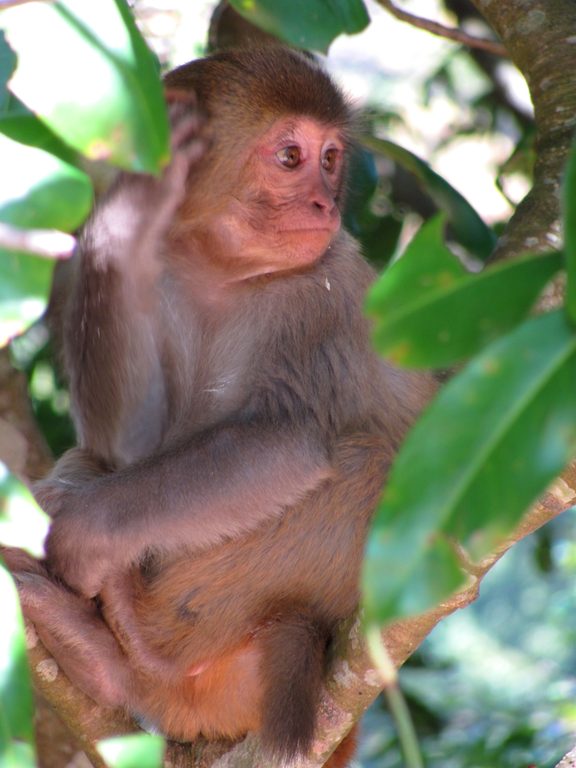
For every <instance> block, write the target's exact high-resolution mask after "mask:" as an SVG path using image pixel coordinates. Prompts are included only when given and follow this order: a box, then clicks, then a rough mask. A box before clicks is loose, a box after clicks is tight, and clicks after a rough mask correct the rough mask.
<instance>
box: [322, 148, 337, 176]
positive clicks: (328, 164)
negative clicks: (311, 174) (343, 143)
mask: <svg viewBox="0 0 576 768" xmlns="http://www.w3.org/2000/svg"><path fill="white" fill-rule="evenodd" d="M337 161H338V150H337V149H336V148H335V147H332V148H330V149H327V150H326V152H324V154H323V155H322V168H324V170H325V171H327V172H328V173H334V171H335V170H336V163H337Z"/></svg>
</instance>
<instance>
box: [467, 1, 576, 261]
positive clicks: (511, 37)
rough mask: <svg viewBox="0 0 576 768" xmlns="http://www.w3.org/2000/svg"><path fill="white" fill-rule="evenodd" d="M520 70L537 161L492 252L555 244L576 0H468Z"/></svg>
mask: <svg viewBox="0 0 576 768" xmlns="http://www.w3.org/2000/svg"><path fill="white" fill-rule="evenodd" d="M472 1H473V3H474V5H475V6H476V7H477V8H478V10H479V11H480V12H481V13H482V14H483V16H484V18H485V19H486V21H487V22H488V24H490V26H491V27H492V28H493V29H494V31H495V32H496V33H497V34H498V35H499V37H500V38H501V39H502V41H503V42H504V44H505V46H506V48H507V49H508V51H509V53H510V56H511V58H512V60H513V61H514V63H515V64H516V66H517V67H518V68H519V70H520V71H521V72H522V74H523V75H524V77H525V78H526V81H527V83H528V87H529V89H530V95H531V97H532V102H533V104H534V117H535V122H536V146H535V149H536V164H535V168H534V184H533V187H532V189H531V191H530V192H529V193H528V195H527V196H526V197H525V198H524V200H523V201H522V202H521V204H520V205H519V206H518V208H517V210H516V213H515V214H514V216H513V217H512V218H511V220H510V222H509V224H508V226H507V228H506V231H505V233H504V236H503V237H502V238H501V239H500V242H499V244H498V247H497V250H496V253H495V254H494V258H498V259H501V258H510V257H514V256H516V255H518V254H520V253H523V252H526V251H531V252H541V251H546V250H550V249H551V248H557V247H558V246H559V245H560V241H561V233H560V224H559V221H560V202H559V201H560V194H559V193H560V186H561V181H562V173H563V170H564V166H565V164H566V159H567V156H568V151H569V149H570V145H571V141H572V137H573V134H574V128H575V127H576V117H575V115H576V78H575V77H574V76H573V72H574V65H575V63H576V42H575V41H576V4H574V2H572V0H507V2H505V3H497V2H492V1H491V0H472Z"/></svg>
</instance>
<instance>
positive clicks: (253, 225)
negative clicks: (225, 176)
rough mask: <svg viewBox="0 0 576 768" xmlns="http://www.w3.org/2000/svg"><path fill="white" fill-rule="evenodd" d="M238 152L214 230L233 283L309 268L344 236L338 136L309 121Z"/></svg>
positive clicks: (279, 124)
mask: <svg viewBox="0 0 576 768" xmlns="http://www.w3.org/2000/svg"><path fill="white" fill-rule="evenodd" d="M239 152H240V153H241V154H242V155H243V157H236V158H234V162H235V163H236V164H237V167H238V175H237V176H236V180H235V181H232V180H231V181H230V182H229V186H230V187H232V189H230V191H226V192H224V193H223V194H222V195H221V197H220V204H219V208H220V210H219V212H218V214H216V216H215V217H214V219H213V220H212V222H211V226H210V229H211V239H212V240H213V242H214V240H216V241H218V242H217V250H218V252H219V253H222V254H223V255H224V253H225V256H226V261H227V262H228V263H229V265H230V268H231V274H230V277H231V280H232V281H235V280H242V279H246V278H250V277H254V276H257V275H262V274H266V273H272V272H279V271H288V270H293V269H304V268H306V267H307V266H311V265H312V264H314V263H315V262H316V261H317V260H318V259H320V258H321V257H322V256H323V254H324V253H325V252H326V250H327V249H328V247H329V245H330V242H331V241H332V239H333V238H334V236H335V235H336V233H337V232H338V230H339V229H340V211H339V208H338V201H339V196H340V192H341V186H342V174H343V167H344V152H345V143H344V140H343V137H342V135H341V133H340V131H339V130H338V129H337V128H335V127H331V126H329V125H325V124H323V123H319V122H317V121H315V120H313V119H311V118H307V117H294V118H282V119H280V120H277V121H276V122H275V123H274V124H273V125H272V126H271V127H270V128H269V129H268V130H267V131H266V132H265V133H264V134H263V135H261V136H259V137H258V138H257V139H256V140H255V142H254V143H253V144H252V145H251V146H250V147H249V148H248V150H239ZM235 175H236V174H235V173H234V172H233V173H232V176H235ZM231 262H232V263H231Z"/></svg>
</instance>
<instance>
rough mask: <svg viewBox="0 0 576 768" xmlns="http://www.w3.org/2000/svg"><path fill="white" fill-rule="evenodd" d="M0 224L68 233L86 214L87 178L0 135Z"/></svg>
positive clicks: (89, 189)
mask: <svg viewBox="0 0 576 768" xmlns="http://www.w3.org/2000/svg"><path fill="white" fill-rule="evenodd" d="M0 168H2V169H3V171H4V172H3V173H2V175H1V176H0V221H4V222H6V223H8V224H12V225H13V226H15V227H21V228H23V229H60V230H63V231H65V232H71V231H72V230H74V229H76V227H78V226H79V225H80V224H81V223H82V222H83V221H84V219H85V218H86V216H87V215H88V213H89V212H90V206H91V204H92V184H91V183H90V179H89V178H88V176H87V175H86V174H85V173H83V172H82V171H79V170H78V169H77V168H75V167H74V166H72V165H69V164H68V163H64V162H62V160H59V159H58V158H57V157H54V155H51V154H49V153H48V152H44V151H43V150H41V149H37V148H35V147H29V146H26V145H25V144H20V143H19V142H16V141H12V139H8V138H7V137H6V136H2V135H0Z"/></svg>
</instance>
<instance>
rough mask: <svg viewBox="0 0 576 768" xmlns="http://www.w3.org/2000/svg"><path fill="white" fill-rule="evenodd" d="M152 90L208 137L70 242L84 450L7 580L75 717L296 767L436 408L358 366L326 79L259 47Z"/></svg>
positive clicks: (424, 389) (380, 373)
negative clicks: (84, 709)
mask: <svg viewBox="0 0 576 768" xmlns="http://www.w3.org/2000/svg"><path fill="white" fill-rule="evenodd" d="M167 85H168V86H169V88H171V89H176V91H177V92H178V93H180V94H181V92H182V91H183V90H184V91H187V90H189V89H194V90H195V92H196V96H197V101H198V105H199V107H200V109H201V110H203V112H204V113H205V115H206V118H207V128H205V127H203V122H202V119H201V118H199V117H198V114H197V113H196V111H195V109H194V107H193V104H192V102H190V101H188V102H187V101H186V99H182V98H181V95H180V96H179V97H178V98H175V97H174V98H173V102H174V103H173V106H172V108H171V119H172V124H173V137H174V138H173V145H174V158H173V161H172V163H171V165H170V167H169V168H168V169H167V170H166V172H165V173H164V175H163V176H162V178H160V179H157V180H155V179H151V178H147V177H134V176H129V175H123V176H121V177H120V179H119V181H118V182H117V183H116V185H115V186H114V187H113V189H112V190H111V192H110V193H109V195H108V196H107V197H106V199H105V200H104V201H103V202H102V203H101V204H100V205H99V206H98V208H97V209H96V211H95V213H94V214H93V216H92V218H91V220H90V221H89V223H88V224H87V226H86V228H85V231H84V234H83V236H82V248H81V250H82V257H81V260H80V261H79V262H78V264H77V266H76V267H75V275H74V287H73V289H72V292H71V299H70V301H69V303H68V306H67V308H66V309H65V311H64V312H63V316H64V318H65V328H64V333H63V337H64V344H65V357H66V360H67V367H68V371H69V374H70V384H71V393H72V399H73V407H74V415H75V420H76V425H77V429H78V435H79V447H78V448H77V449H74V450H73V451H72V452H70V453H68V454H67V455H66V456H65V457H63V459H62V460H61V461H60V462H59V463H58V465H57V466H56V469H55V471H54V473H53V474H52V475H51V477H49V478H48V479H47V480H46V481H43V483H42V484H40V485H39V487H38V496H39V498H40V499H41V500H42V501H43V502H44V504H45V506H46V507H47V508H48V510H49V512H50V513H51V514H52V515H53V524H52V527H51V532H50V535H49V538H48V540H47V568H48V569H49V570H45V568H44V566H43V565H38V564H36V565H30V567H29V568H28V567H26V563H24V564H23V562H22V560H21V559H20V560H19V559H18V556H16V555H14V554H12V555H11V556H10V558H11V560H12V563H13V567H14V570H15V571H17V572H19V573H20V575H19V580H20V589H21V594H22V598H23V602H24V606H25V610H26V611H27V613H28V615H29V617H30V618H31V619H32V620H33V621H34V622H35V623H36V624H37V628H38V631H39V634H40V636H41V637H42V639H43V640H44V641H45V642H46V644H47V645H48V647H49V648H50V649H51V651H52V652H53V653H54V654H55V656H56V657H57V658H58V659H59V660H61V662H62V665H63V668H64V669H65V671H66V672H67V673H68V674H69V676H70V677H71V679H72V680H73V681H75V682H76V684H77V685H79V686H80V687H82V688H83V689H84V690H85V691H87V692H88V693H89V694H90V695H91V696H93V697H94V698H96V699H97V700H100V701H102V702H104V703H107V704H117V705H121V706H125V707H127V708H128V709H130V710H131V711H133V712H135V713H136V714H138V715H139V716H141V717H142V718H143V719H144V720H145V721H149V722H151V723H152V724H154V725H155V726H157V727H159V728H160V729H161V730H162V731H164V732H165V733H167V734H168V735H169V736H171V737H173V738H177V739H182V740H188V739H193V738H194V737H195V736H197V735H198V734H204V735H205V736H207V737H208V738H216V737H218V736H228V737H239V736H241V735H242V734H244V733H246V732H247V731H249V730H259V731H261V734H262V740H263V744H264V746H265V747H266V749H267V750H268V752H269V753H270V754H271V755H273V756H277V757H279V758H286V757H290V756H292V755H294V754H297V753H305V752H306V751H307V750H308V749H309V747H310V745H311V742H312V738H313V735H314V729H315V724H316V716H315V713H316V708H317V703H318V697H319V692H320V688H321V685H322V679H323V675H324V672H325V669H324V667H325V658H326V654H325V651H326V647H327V645H328V643H329V642H330V639H331V637H332V634H333V632H334V630H335V627H336V625H337V623H338V622H339V621H340V620H341V619H343V618H345V617H347V616H349V615H350V614H351V613H352V612H353V611H354V609H355V607H356V605H357V601H358V587H357V580H358V572H359V568H360V562H361V558H362V551H363V545H364V540H365V535H366V530H367V526H368V523H369V520H370V517H371V514H372V512H373V510H374V507H375V505H376V502H377V499H378V496H379V493H380V490H381V487H382V483H383V480H384V477H385V475H386V471H387V468H388V466H389V464H390V462H391V460H392V458H393V455H394V453H395V451H396V449H397V447H398V445H399V443H400V441H401V439H402V437H403V435H404V433H405V431H406V429H407V428H408V426H409V425H410V424H411V422H412V421H413V419H414V418H415V415H416V413H417V412H418V410H419V409H420V408H421V406H422V404H423V402H424V401H425V400H426V399H427V398H428V397H429V395H430V393H431V392H432V389H433V386H432V385H431V383H430V381H428V380H427V379H425V378H423V377H420V376H416V375H412V374H406V373H400V372H398V371H396V370H395V369H393V368H391V367H390V366H388V365H386V364H385V363H383V362H382V361H380V360H379V359H378V358H377V356H376V355H375V353H374V352H373V351H372V349H371V345H370V341H369V328H368V324H367V321H366V320H365V319H364V317H363V315H362V301H363V296H364V293H365V290H366V288H367V286H368V284H369V283H370V281H371V280H372V278H373V273H372V270H371V268H370V267H369V266H368V265H367V264H366V263H365V262H364V260H363V259H362V257H361V255H360V254H359V251H358V246H357V244H356V243H355V242H354V240H352V239H351V238H350V237H349V236H348V235H347V234H346V233H345V232H342V231H340V232H336V229H337V227H338V222H339V211H338V208H339V206H340V204H341V197H342V188H343V183H344V173H345V150H346V147H347V143H348V141H349V135H350V119H351V113H350V109H349V107H348V105H347V104H346V102H345V100H344V99H343V98H342V97H341V95H340V93H339V92H338V90H337V89H336V88H335V87H334V86H333V84H332V83H331V81H330V80H329V78H328V77H327V76H326V75H325V74H324V73H323V72H322V71H321V70H320V69H319V68H318V67H317V65H316V64H314V63H313V62H311V61H310V60H309V59H307V58H305V57H303V56H301V55H300V54H297V53H295V52H292V51H288V50H284V49H277V50H275V49H270V48H268V49H265V50H263V51H258V50H256V51H250V52H246V51H243V52H236V53H225V54H224V53H223V54H219V55H217V56H215V57H212V58H210V59H208V60H206V61H202V62H195V63H193V64H191V65H186V66H185V67H181V68H180V69H178V70H176V71H175V72H174V73H172V74H170V75H169V76H168V77H167ZM284 135H286V136H287V137H288V138H287V139H286V140H284V138H283V137H284ZM282 141H283V142H284V143H283V144H282V143H281V142H282ZM279 142H280V146H281V147H284V146H285V145H286V144H288V145H289V146H290V147H292V146H293V145H297V146H298V147H300V148H301V157H302V158H303V160H302V162H298V164H297V167H296V168H290V169H288V168H286V167H284V165H283V164H282V163H280V162H279V161H278V159H277V158H278V155H277V146H278V144H279ZM325 147H329V148H332V149H333V151H335V152H336V156H337V158H338V160H337V162H338V165H337V166H336V170H333V169H332V166H330V167H329V169H328V170H327V169H326V167H325V166H323V165H322V164H321V158H324V154H323V153H324V151H325ZM299 151H300V150H299ZM331 151H332V150H331ZM317 155H318V157H317ZM319 158H320V159H319ZM295 226H299V227H300V228H301V231H298V232H297V233H295V232H294V227H295ZM26 571H27V573H26ZM52 574H55V575H57V576H58V577H59V578H60V579H62V580H63V581H64V582H65V583H66V584H67V585H69V586H70V587H71V588H72V589H73V590H75V591H76V592H77V593H81V594H82V595H84V597H80V596H79V595H78V594H74V592H73V591H72V589H68V588H67V587H65V586H62V584H61V583H59V582H58V581H56V580H53V579H52V578H51V576H52ZM95 595H98V597H97V601H94V600H92V599H90V598H92V597H93V596H95ZM352 741H353V740H352V737H351V738H350V739H349V740H348V742H347V746H346V745H345V746H343V747H342V748H341V749H340V752H339V755H340V757H338V756H335V757H334V758H333V763H331V765H332V766H333V768H337V766H342V765H344V762H343V761H346V760H347V759H348V757H349V753H350V749H351V746H350V745H351V744H352Z"/></svg>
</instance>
